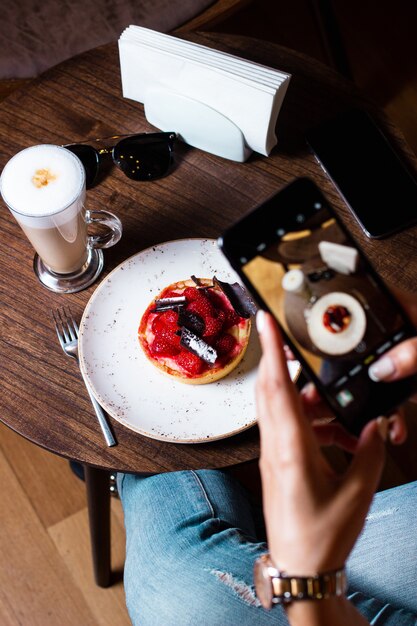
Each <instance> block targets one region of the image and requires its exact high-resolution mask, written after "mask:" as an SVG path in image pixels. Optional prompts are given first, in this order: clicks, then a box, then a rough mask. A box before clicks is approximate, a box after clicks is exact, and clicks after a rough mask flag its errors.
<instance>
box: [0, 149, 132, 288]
mask: <svg viewBox="0 0 417 626" xmlns="http://www.w3.org/2000/svg"><path fill="white" fill-rule="evenodd" d="M0 187H1V195H2V196H3V200H4V201H5V203H6V204H7V206H8V208H9V209H10V211H11V212H12V214H13V215H14V217H15V219H16V220H17V222H18V223H19V225H20V227H21V228H22V230H23V232H24V233H25V234H26V236H27V238H28V239H29V241H30V242H31V244H32V246H33V247H34V248H35V250H36V253H37V254H36V255H35V259H34V269H35V273H36V275H37V276H38V278H39V280H40V281H41V282H42V283H43V284H44V285H45V286H46V287H48V289H51V290H52V291H57V292H63V293H71V292H75V291H80V290H81V289H85V288H86V287H88V286H89V285H91V284H92V282H94V280H95V279H96V278H97V276H98V275H99V274H100V272H101V270H102V268H103V253H102V252H101V250H99V248H108V247H110V246H112V245H114V244H115V243H117V242H118V241H119V239H120V237H121V233H122V225H121V222H120V220H119V219H118V218H117V217H116V216H115V215H113V214H112V213H110V212H108V211H90V210H88V209H86V208H85V197H86V191H85V171H84V168H83V166H82V164H81V162H80V160H79V159H78V157H76V156H75V155H74V154H73V153H72V152H70V151H69V150H67V149H65V148H62V147H60V146H55V145H50V144H43V145H38V146H31V147H30V148H26V149H24V150H22V151H21V152H18V153H17V154H16V155H15V156H14V157H12V158H11V159H10V161H9V162H8V163H7V164H6V166H5V168H4V170H3V172H2V175H1V179H0ZM96 222H98V223H100V224H101V225H103V226H104V227H106V231H107V232H106V234H104V235H94V236H90V235H88V230H87V227H88V224H91V223H96Z"/></svg>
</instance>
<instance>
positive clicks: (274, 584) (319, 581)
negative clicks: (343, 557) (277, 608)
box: [254, 554, 347, 609]
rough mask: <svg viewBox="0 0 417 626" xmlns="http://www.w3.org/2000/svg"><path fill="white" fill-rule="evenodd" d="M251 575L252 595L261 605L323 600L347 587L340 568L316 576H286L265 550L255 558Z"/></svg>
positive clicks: (265, 606)
mask: <svg viewBox="0 0 417 626" xmlns="http://www.w3.org/2000/svg"><path fill="white" fill-rule="evenodd" d="M254 579H255V589H256V595H257V597H258V599H259V601H260V603H261V604H262V606H263V607H264V608H265V609H270V608H272V606H273V605H274V604H288V603H290V602H294V601H296V600H323V599H325V598H329V597H330V596H342V595H344V594H345V593H346V589H347V579H346V573H345V569H344V568H341V569H338V570H332V571H330V572H324V573H323V574H317V575H316V576H307V577H301V576H289V575H288V574H287V573H285V572H280V571H279V570H278V569H277V568H276V567H275V566H274V564H273V563H272V561H271V557H270V556H269V554H263V555H262V556H261V557H259V558H258V559H257V560H256V561H255V566H254Z"/></svg>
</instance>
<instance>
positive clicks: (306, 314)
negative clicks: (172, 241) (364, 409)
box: [240, 201, 405, 410]
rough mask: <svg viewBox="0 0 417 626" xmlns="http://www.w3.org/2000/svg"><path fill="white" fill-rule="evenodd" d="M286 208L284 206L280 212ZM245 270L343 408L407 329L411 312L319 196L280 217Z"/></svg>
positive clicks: (246, 261)
mask: <svg viewBox="0 0 417 626" xmlns="http://www.w3.org/2000/svg"><path fill="white" fill-rule="evenodd" d="M278 215H279V214H278ZM274 228H275V234H276V240H275V241H273V242H272V243H271V241H270V240H269V241H268V242H267V243H263V242H262V241H261V242H259V243H258V245H257V247H256V254H255V256H253V257H252V258H250V259H249V258H248V259H245V258H241V259H240V261H241V263H242V271H243V273H244V275H245V276H246V277H247V278H248V280H249V281H250V283H252V284H253V285H254V286H255V287H256V290H257V291H258V293H259V295H260V296H261V297H262V299H263V300H264V301H265V303H266V304H267V306H268V307H269V309H270V310H271V312H272V313H273V314H274V315H275V316H276V317H277V319H278V320H279V322H280V324H281V325H282V327H283V328H284V329H285V331H286V333H287V335H288V337H289V339H290V340H291V342H292V343H293V346H294V347H295V348H296V349H297V350H298V352H299V353H301V355H302V356H303V357H304V359H305V360H306V361H307V363H308V364H309V365H310V368H311V369H312V370H313V372H314V373H315V374H316V376H317V377H318V378H319V379H320V380H321V382H322V383H323V384H324V385H325V386H326V387H327V388H328V390H329V391H330V392H331V394H332V395H333V397H334V400H335V402H336V403H337V405H338V406H339V409H342V410H343V409H347V407H348V406H349V405H350V404H351V403H354V401H357V400H358V396H361V399H362V400H365V397H364V394H365V396H366V394H367V392H368V389H369V382H370V381H369V377H368V373H367V372H368V368H369V365H370V364H371V362H372V361H374V360H375V359H376V358H378V357H379V356H380V355H381V354H382V353H383V352H385V351H386V350H388V349H389V348H391V347H392V345H393V343H397V342H399V341H401V339H402V338H403V337H404V336H405V331H404V319H403V317H402V315H401V313H400V311H399V309H398V308H397V307H396V305H395V304H394V302H393V300H392V299H391V298H390V297H389V296H388V294H386V293H385V291H381V288H380V286H379V285H378V284H377V282H376V280H375V278H374V275H373V274H372V273H371V272H370V271H369V270H368V265H367V263H366V261H365V260H364V258H363V256H362V255H361V254H360V253H359V251H358V250H357V248H356V247H355V245H354V244H353V243H352V241H351V240H348V238H347V236H346V234H345V232H344V231H343V230H342V229H341V227H340V226H339V224H338V223H337V222H336V220H335V218H334V217H333V216H332V215H331V214H330V212H329V211H328V209H327V208H326V207H325V206H323V204H322V203H321V202H319V201H316V202H314V203H312V205H311V206H310V207H308V208H307V209H306V208H305V207H303V208H302V210H300V212H297V210H295V211H293V212H292V216H290V217H289V216H288V214H287V215H286V216H285V219H283V220H282V224H279V223H278V224H275V226H274Z"/></svg>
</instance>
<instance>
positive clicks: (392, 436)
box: [388, 415, 398, 443]
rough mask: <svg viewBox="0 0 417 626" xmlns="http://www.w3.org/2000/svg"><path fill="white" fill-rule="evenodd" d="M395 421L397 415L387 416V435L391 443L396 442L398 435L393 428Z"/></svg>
mask: <svg viewBox="0 0 417 626" xmlns="http://www.w3.org/2000/svg"><path fill="white" fill-rule="evenodd" d="M396 421H397V417H396V416H395V415H392V416H391V417H390V418H388V436H389V440H390V441H391V443H397V439H398V435H397V432H396V428H395V423H396Z"/></svg>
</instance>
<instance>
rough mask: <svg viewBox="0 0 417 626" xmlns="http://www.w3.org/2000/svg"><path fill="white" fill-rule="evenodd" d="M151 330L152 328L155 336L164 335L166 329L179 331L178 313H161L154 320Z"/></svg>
mask: <svg viewBox="0 0 417 626" xmlns="http://www.w3.org/2000/svg"><path fill="white" fill-rule="evenodd" d="M151 328H152V332H154V333H155V335H158V334H159V333H162V332H163V331H164V330H165V329H166V328H170V329H172V330H177V329H178V313H177V312H176V311H172V310H170V311H164V312H163V313H159V314H158V315H156V316H155V317H154V319H153V320H152V325H151Z"/></svg>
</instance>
